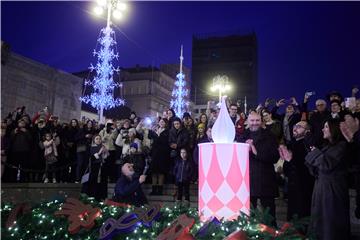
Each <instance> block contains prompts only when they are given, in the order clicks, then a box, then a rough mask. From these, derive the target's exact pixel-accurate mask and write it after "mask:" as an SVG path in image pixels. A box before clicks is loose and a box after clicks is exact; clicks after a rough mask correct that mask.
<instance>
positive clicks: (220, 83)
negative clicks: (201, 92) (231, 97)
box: [211, 75, 231, 104]
mask: <svg viewBox="0 0 360 240" xmlns="http://www.w3.org/2000/svg"><path fill="white" fill-rule="evenodd" d="M230 89H231V86H230V83H229V78H228V77H227V76H226V75H223V76H220V75H217V76H215V77H214V78H213V83H212V86H211V91H212V92H215V91H218V93H219V104H221V97H222V95H223V94H224V93H225V92H227V91H229V90H230Z"/></svg>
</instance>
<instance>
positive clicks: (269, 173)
mask: <svg viewBox="0 0 360 240" xmlns="http://www.w3.org/2000/svg"><path fill="white" fill-rule="evenodd" d="M357 92H358V89H357V88H355V87H354V88H353V89H352V97H351V98H346V99H344V98H343V97H342V95H341V94H340V93H338V92H331V93H329V94H328V95H327V96H326V97H325V98H324V99H317V100H316V103H315V109H314V110H310V109H309V108H311V106H308V102H309V99H310V98H311V97H313V96H311V94H309V93H306V94H305V96H304V99H303V101H302V102H301V103H300V104H299V103H298V102H297V100H296V99H295V98H291V99H289V100H285V99H281V100H278V101H272V100H270V99H267V100H266V101H265V103H264V104H260V105H259V106H257V108H256V109H251V110H249V111H248V112H247V113H245V112H244V111H243V110H244V109H242V108H241V106H239V105H238V104H236V103H231V102H228V110H229V115H230V118H231V120H232V121H233V123H234V127H235V130H236V136H235V139H234V141H236V142H244V143H248V144H249V145H250V198H251V199H250V200H251V203H252V205H253V206H254V207H256V206H257V204H258V202H260V204H261V205H262V206H263V207H268V208H269V209H270V214H271V215H272V216H273V217H274V225H276V219H275V208H276V207H275V198H276V197H278V196H279V185H281V187H282V188H283V192H284V195H285V198H287V201H288V212H287V214H288V219H289V220H290V219H291V218H292V217H293V216H294V215H295V214H296V215H297V216H298V217H305V216H310V215H311V216H316V217H314V218H313V219H312V221H311V225H310V228H313V229H314V230H315V233H316V235H317V237H318V238H319V239H340V238H341V239H343V238H344V239H346V237H347V236H349V235H350V223H349V219H350V216H349V212H350V211H349V188H350V187H353V188H355V189H356V191H357V197H356V206H357V208H356V210H355V213H354V214H355V217H356V218H358V219H360V141H359V139H360V132H359V118H360V99H356V94H357ZM283 106H284V107H285V109H284V113H282V114H281V113H280V112H279V109H280V108H282V107H283ZM328 106H329V108H328ZM217 114H218V109H216V108H211V103H210V101H209V103H208V108H207V110H206V112H205V113H201V114H200V116H199V117H198V118H196V119H194V118H193V117H192V116H191V114H189V113H187V112H185V113H184V114H183V116H176V115H175V112H174V111H173V110H172V109H169V110H167V111H165V112H164V113H163V115H162V116H161V117H158V118H156V119H149V118H145V119H142V118H140V117H139V116H137V115H136V113H135V112H131V114H130V116H129V118H127V119H113V120H107V121H106V123H105V124H104V125H102V124H99V123H97V122H96V121H92V120H84V119H83V120H82V121H78V120H77V119H72V120H71V121H70V123H69V124H68V123H65V122H63V123H60V122H59V118H58V116H53V115H51V114H50V112H49V110H48V109H47V108H44V109H43V110H41V111H39V112H38V113H36V114H35V116H34V117H32V118H31V117H30V115H29V114H27V113H26V109H25V107H22V108H18V109H16V111H14V112H13V113H10V114H9V115H8V116H7V117H6V118H5V119H4V121H3V122H2V125H1V156H2V157H1V161H2V175H1V176H2V181H3V182H44V183H51V182H52V183H56V182H68V183H69V182H75V183H80V182H81V183H82V184H83V186H82V191H83V192H84V193H86V194H88V195H89V196H93V197H95V198H97V199H104V198H106V197H107V184H108V183H109V182H110V183H115V182H117V184H116V187H115V196H114V199H115V200H117V201H121V202H128V203H132V204H135V205H141V204H144V203H146V202H147V200H146V197H145V195H144V194H143V193H142V191H141V184H142V183H144V182H149V183H151V184H152V192H151V194H152V195H162V194H163V186H164V183H175V184H176V186H177V195H176V200H177V201H178V202H181V201H182V198H183V196H184V200H185V204H187V205H189V200H190V194H189V186H190V183H192V182H196V181H197V178H198V175H197V172H198V171H197V168H198V144H199V143H205V142H212V136H211V128H212V125H213V124H214V122H215V121H216V118H217ZM147 176H151V178H148V177H147Z"/></svg>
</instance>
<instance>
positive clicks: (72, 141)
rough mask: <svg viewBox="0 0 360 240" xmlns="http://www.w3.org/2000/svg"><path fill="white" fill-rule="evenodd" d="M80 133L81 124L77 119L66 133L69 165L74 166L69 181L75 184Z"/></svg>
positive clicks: (71, 122) (73, 120)
mask: <svg viewBox="0 0 360 240" xmlns="http://www.w3.org/2000/svg"><path fill="white" fill-rule="evenodd" d="M78 131H79V122H78V120H76V119H72V120H71V121H70V126H69V128H68V129H67V130H66V132H65V142H66V151H67V157H68V160H67V161H68V163H70V164H72V165H71V167H70V168H71V169H70V171H69V176H68V180H67V181H69V182H74V181H75V178H76V171H75V169H76V135H77V134H78Z"/></svg>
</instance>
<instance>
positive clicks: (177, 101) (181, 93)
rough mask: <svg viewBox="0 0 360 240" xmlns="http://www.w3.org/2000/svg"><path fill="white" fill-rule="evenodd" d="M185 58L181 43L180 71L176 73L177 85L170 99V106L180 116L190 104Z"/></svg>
mask: <svg viewBox="0 0 360 240" xmlns="http://www.w3.org/2000/svg"><path fill="white" fill-rule="evenodd" d="M183 60H184V57H183V46H182V45H181V55H180V72H179V73H178V74H177V75H176V81H175V86H174V89H173V91H172V99H171V101H170V107H171V108H172V109H174V111H175V113H176V116H179V117H182V115H183V114H184V112H186V108H187V106H188V104H189V103H188V102H187V100H186V97H187V96H188V90H187V89H186V81H185V75H184V73H183V71H182V64H183Z"/></svg>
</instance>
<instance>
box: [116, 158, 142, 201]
mask: <svg viewBox="0 0 360 240" xmlns="http://www.w3.org/2000/svg"><path fill="white" fill-rule="evenodd" d="M121 173H122V174H121V177H120V178H119V179H118V181H117V182H116V186H115V193H114V200H115V201H117V202H121V203H128V204H131V205H135V206H137V207H139V206H141V205H144V204H147V203H148V201H147V199H146V197H145V194H144V192H143V191H142V189H141V184H142V183H143V182H145V179H146V175H141V176H140V177H139V176H138V175H137V174H135V171H134V167H133V164H130V163H125V164H124V165H123V166H122V168H121Z"/></svg>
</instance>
